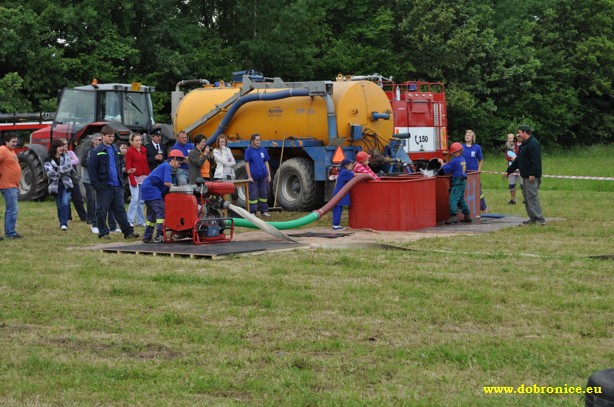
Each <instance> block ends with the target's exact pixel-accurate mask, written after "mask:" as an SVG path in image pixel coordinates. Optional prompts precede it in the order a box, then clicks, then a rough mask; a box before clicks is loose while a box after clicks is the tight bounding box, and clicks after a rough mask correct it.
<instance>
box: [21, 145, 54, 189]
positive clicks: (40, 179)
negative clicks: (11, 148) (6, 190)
mask: <svg viewBox="0 0 614 407" xmlns="http://www.w3.org/2000/svg"><path fill="white" fill-rule="evenodd" d="M17 158H18V159H19V166H20V167H21V179H20V180H19V200H20V201H36V200H42V199H44V198H45V197H46V196H47V177H46V176H45V171H44V169H43V163H42V162H40V160H39V159H38V156H37V155H36V154H34V153H33V152H32V151H29V150H28V151H22V152H20V153H19V154H18V155H17Z"/></svg>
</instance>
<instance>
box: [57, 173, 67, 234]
mask: <svg viewBox="0 0 614 407" xmlns="http://www.w3.org/2000/svg"><path fill="white" fill-rule="evenodd" d="M55 205H56V206H57V207H58V220H59V221H60V226H62V225H64V226H66V225H68V215H69V214H70V191H69V190H67V189H66V187H65V186H64V184H63V183H62V181H60V185H58V194H57V196H56V197H55Z"/></svg>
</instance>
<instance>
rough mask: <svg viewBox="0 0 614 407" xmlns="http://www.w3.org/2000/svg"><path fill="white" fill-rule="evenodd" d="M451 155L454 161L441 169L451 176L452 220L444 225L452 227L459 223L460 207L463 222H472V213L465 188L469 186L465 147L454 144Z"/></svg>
mask: <svg viewBox="0 0 614 407" xmlns="http://www.w3.org/2000/svg"><path fill="white" fill-rule="evenodd" d="M450 154H451V155H452V160H450V162H449V163H447V164H445V165H444V166H443V167H441V169H442V170H443V172H444V173H446V174H451V175H452V178H451V179H450V219H448V220H445V221H444V222H443V223H445V224H446V225H450V224H452V223H458V217H457V216H456V212H457V211H458V208H459V207H460V209H461V212H462V213H463V214H464V215H465V217H464V218H463V219H461V220H460V221H461V222H469V223H470V222H471V212H470V211H469V207H468V206H467V202H465V187H466V185H467V163H466V162H465V158H464V157H463V146H462V145H461V143H452V145H451V146H450ZM439 162H440V163H442V164H443V160H442V159H441V158H440V159H439Z"/></svg>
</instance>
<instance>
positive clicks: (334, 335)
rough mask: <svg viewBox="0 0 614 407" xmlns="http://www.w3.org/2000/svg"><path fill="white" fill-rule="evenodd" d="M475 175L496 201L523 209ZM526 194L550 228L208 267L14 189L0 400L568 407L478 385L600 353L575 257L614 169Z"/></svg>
mask: <svg viewBox="0 0 614 407" xmlns="http://www.w3.org/2000/svg"><path fill="white" fill-rule="evenodd" d="M612 156H614V146H608V147H600V148H593V149H589V150H583V151H580V150H576V151H572V152H568V153H557V154H548V153H547V152H546V153H545V154H544V173H545V174H556V175H594V176H604V175H606V176H608V175H609V176H613V172H612V170H611V157H612ZM504 168H505V162H504V158H503V155H502V154H500V156H499V155H496V154H491V155H489V156H487V157H486V161H485V168H484V169H485V170H488V171H501V170H503V169H504ZM482 179H483V184H484V187H485V188H484V192H485V194H486V198H487V201H488V204H489V206H490V210H491V212H497V213H506V214H515V215H522V216H524V215H525V213H524V209H523V207H522V205H516V206H514V207H511V206H508V205H507V202H508V200H509V193H508V191H507V183H506V181H505V180H502V179H501V176H500V175H495V174H484V175H483V176H482ZM541 198H542V205H543V208H544V212H545V216H546V217H547V218H550V219H551V218H559V219H560V220H557V221H553V220H551V221H549V223H548V225H547V226H545V227H536V226H535V227H529V226H525V227H516V228H512V229H504V230H500V231H497V232H494V233H489V234H485V235H476V236H457V237H450V238H435V239H424V240H420V241H417V242H413V243H410V244H406V246H407V247H409V248H412V249H415V250H412V251H390V250H389V251H379V250H374V249H363V250H359V249H352V250H348V249H344V250H334V249H331V250H324V249H319V250H315V251H298V252H294V253H283V254H272V255H268V256H253V257H252V256H249V257H231V258H228V259H224V260H220V261H207V260H190V259H182V258H167V257H149V256H132V255H117V254H102V253H100V252H97V251H91V250H88V249H87V247H88V246H91V245H93V244H97V243H99V242H98V239H97V238H96V237H95V235H93V234H91V232H90V231H89V228H88V227H87V226H86V225H85V224H82V223H76V224H73V225H71V229H70V230H69V231H68V232H67V233H62V232H60V231H59V229H58V225H57V220H56V218H55V206H54V203H53V202H51V201H47V202H43V203H21V205H20V216H19V224H18V231H19V232H20V233H21V234H23V235H25V236H26V239H24V240H22V241H3V242H0V253H2V263H1V266H0V405H3V406H4V405H8V406H22V405H32V406H35V405H36V406H38V405H67V406H74V405H83V406H91V405H143V406H154V405H155V406H178V405H180V406H191V405H207V406H209V405H237V406H238V405H270V406H277V405H291V406H314V405H318V406H338V405H347V406H353V405H372V406H387V405H389V406H397V405H406V406H414V405H421V406H443V405H448V406H466V405H472V406H526V405H532V406H552V405H557V406H578V405H583V396H581V395H576V394H557V395H555V394H545V395H534V394H509V395H492V394H490V395H487V394H485V392H484V389H483V387H484V386H520V385H525V386H532V385H533V384H536V385H537V386H574V387H575V386H584V385H585V384H586V381H587V379H588V377H589V376H590V375H591V374H592V372H594V371H596V370H601V369H604V368H608V367H614V339H613V338H612V332H614V296H613V295H612V292H613V281H614V261H613V260H601V259H595V258H591V257H589V256H595V255H614V233H613V231H614V209H613V206H612V201H614V181H583V180H561V179H548V178H546V179H544V182H543V189H542V192H541ZM274 216H275V218H274V220H281V219H291V218H295V217H296V216H299V214H288V213H282V214H279V213H278V214H275V215H274ZM344 222H347V219H346V220H344ZM319 224H321V225H323V226H328V225H330V215H327V216H326V217H325V218H324V219H323V220H321V221H319ZM114 239H115V240H118V241H119V240H120V239H119V237H115V238H114ZM333 244H334V243H333Z"/></svg>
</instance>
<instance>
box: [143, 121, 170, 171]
mask: <svg viewBox="0 0 614 407" xmlns="http://www.w3.org/2000/svg"><path fill="white" fill-rule="evenodd" d="M149 134H150V136H151V142H150V143H148V144H146V145H145V149H146V150H147V164H149V171H153V170H154V169H155V168H156V167H157V166H158V165H160V164H162V163H163V162H164V161H165V160H166V158H167V157H168V152H167V151H166V146H165V145H164V144H162V129H160V128H159V127H158V128H156V129H153V130H152V131H151V133H149Z"/></svg>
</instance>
